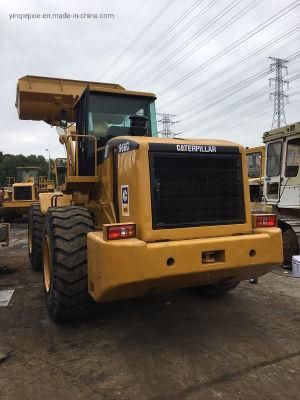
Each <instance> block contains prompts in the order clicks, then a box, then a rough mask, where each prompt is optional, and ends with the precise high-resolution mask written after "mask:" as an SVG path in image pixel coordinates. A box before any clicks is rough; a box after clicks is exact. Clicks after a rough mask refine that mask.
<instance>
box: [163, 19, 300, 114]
mask: <svg viewBox="0 0 300 400" xmlns="http://www.w3.org/2000/svg"><path fill="white" fill-rule="evenodd" d="M299 29H300V24H297V25H295V26H294V27H292V28H290V29H288V30H287V31H285V32H283V33H282V34H280V35H279V36H277V37H275V38H274V39H272V40H270V41H269V42H267V43H265V44H264V45H263V46H261V47H259V48H258V49H256V50H254V51H252V52H250V53H248V54H247V55H246V56H244V57H242V58H240V59H239V60H237V61H235V62H234V63H232V64H230V65H229V66H227V67H225V68H223V69H222V70H221V71H219V72H217V73H216V74H213V75H211V76H210V77H209V78H207V79H205V80H203V81H202V82H200V83H199V84H198V85H196V86H193V87H192V88H191V89H190V90H188V91H186V92H184V93H182V94H181V95H180V96H176V97H174V98H173V99H171V100H170V101H168V103H171V104H172V105H173V106H174V104H175V103H177V102H178V101H182V99H183V98H185V97H187V96H190V95H191V94H192V93H194V92H195V91H196V90H199V89H200V88H203V87H204V86H206V85H207V84H209V83H211V82H213V81H215V80H216V79H218V78H220V77H222V76H224V75H226V74H227V73H229V72H232V70H234V69H236V68H238V67H239V66H241V65H243V64H244V63H245V62H246V61H248V60H251V59H255V57H256V56H258V55H259V54H261V53H263V52H264V51H265V50H267V49H269V48H270V47H272V46H274V45H276V44H277V43H278V42H281V41H282V40H284V39H286V38H287V37H289V36H290V35H293V34H295V33H296V32H297V31H299ZM295 42H296V43H297V44H298V43H299V38H296V39H294V40H292V41H290V42H289V45H290V44H291V43H295ZM283 46H285V47H286V46H287V44H284V45H283ZM281 47H282V46H280V47H279V48H278V49H277V50H276V51H278V50H279V49H281ZM263 59H264V58H263ZM257 63H258V64H259V62H257ZM244 71H245V72H247V71H249V69H248V68H247V67H246V68H245V70H244ZM244 71H241V72H239V75H243V72H244ZM161 107H164V105H162V106H161Z"/></svg>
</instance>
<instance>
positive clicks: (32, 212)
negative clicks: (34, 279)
mask: <svg viewBox="0 0 300 400" xmlns="http://www.w3.org/2000/svg"><path fill="white" fill-rule="evenodd" d="M43 237H44V217H43V214H42V213H41V208H40V204H39V203H33V204H32V205H31V207H30V209H29V220H28V254H29V260H30V264H31V267H32V269H34V270H35V271H41V270H42V269H43Z"/></svg>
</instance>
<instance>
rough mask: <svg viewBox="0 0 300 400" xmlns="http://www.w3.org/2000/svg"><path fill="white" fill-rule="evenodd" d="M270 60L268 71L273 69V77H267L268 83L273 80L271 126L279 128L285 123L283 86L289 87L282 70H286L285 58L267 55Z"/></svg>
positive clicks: (286, 98)
mask: <svg viewBox="0 0 300 400" xmlns="http://www.w3.org/2000/svg"><path fill="white" fill-rule="evenodd" d="M269 58H270V59H271V60H272V63H271V64H270V71H271V72H274V71H275V77H274V78H270V79H269V85H270V86H271V84H272V82H274V91H273V92H271V93H270V98H273V100H274V112H273V119H272V128H279V127H280V126H282V125H286V119H285V111H284V106H285V101H286V100H288V95H287V94H285V90H284V89H285V86H286V87H287V89H288V88H289V82H288V81H286V80H284V79H283V70H285V72H286V74H287V73H288V72H287V65H286V64H287V62H288V61H287V60H283V59H281V58H275V57H269Z"/></svg>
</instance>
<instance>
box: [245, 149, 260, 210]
mask: <svg viewBox="0 0 300 400" xmlns="http://www.w3.org/2000/svg"><path fill="white" fill-rule="evenodd" d="M246 155H247V162H248V177H249V189H250V200H251V203H256V202H260V201H261V200H262V197H263V187H264V168H265V146H257V147H246Z"/></svg>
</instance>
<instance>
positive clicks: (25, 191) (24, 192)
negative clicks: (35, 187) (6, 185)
mask: <svg viewBox="0 0 300 400" xmlns="http://www.w3.org/2000/svg"><path fill="white" fill-rule="evenodd" d="M31 188H32V186H17V187H15V188H14V197H15V200H32V192H31Z"/></svg>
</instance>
